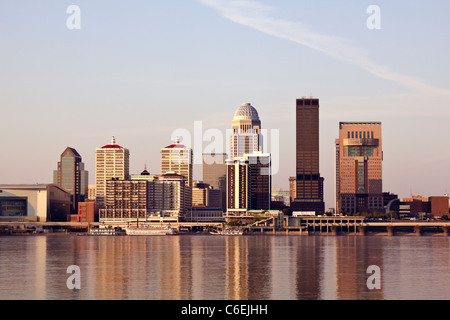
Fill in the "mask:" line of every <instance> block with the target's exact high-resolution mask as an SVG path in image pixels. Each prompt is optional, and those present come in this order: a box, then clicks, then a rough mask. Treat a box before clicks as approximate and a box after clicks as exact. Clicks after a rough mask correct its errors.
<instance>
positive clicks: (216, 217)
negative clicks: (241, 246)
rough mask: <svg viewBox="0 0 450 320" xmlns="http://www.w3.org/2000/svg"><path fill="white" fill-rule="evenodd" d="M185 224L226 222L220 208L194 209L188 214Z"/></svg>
mask: <svg viewBox="0 0 450 320" xmlns="http://www.w3.org/2000/svg"><path fill="white" fill-rule="evenodd" d="M183 221H185V222H225V216H224V214H223V211H222V209H221V208H220V207H216V208H215V207H192V208H191V209H189V210H188V211H187V212H186V215H185V217H184V219H183Z"/></svg>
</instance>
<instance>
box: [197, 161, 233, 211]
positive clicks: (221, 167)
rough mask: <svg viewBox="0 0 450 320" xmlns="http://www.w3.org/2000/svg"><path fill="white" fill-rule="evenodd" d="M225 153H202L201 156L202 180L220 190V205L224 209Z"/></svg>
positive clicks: (225, 206) (225, 184) (225, 193)
mask: <svg viewBox="0 0 450 320" xmlns="http://www.w3.org/2000/svg"><path fill="white" fill-rule="evenodd" d="M225 161H226V153H204V154H203V156H202V180H203V182H204V183H207V184H209V185H210V186H212V187H213V188H214V189H215V190H219V191H220V197H221V202H220V206H219V207H221V208H222V210H223V211H226V208H227V205H226V196H227V165H226V163H225Z"/></svg>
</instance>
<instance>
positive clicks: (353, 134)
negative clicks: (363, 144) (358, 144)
mask: <svg viewBox="0 0 450 320" xmlns="http://www.w3.org/2000/svg"><path fill="white" fill-rule="evenodd" d="M347 138H348V139H350V138H352V139H373V131H347Z"/></svg>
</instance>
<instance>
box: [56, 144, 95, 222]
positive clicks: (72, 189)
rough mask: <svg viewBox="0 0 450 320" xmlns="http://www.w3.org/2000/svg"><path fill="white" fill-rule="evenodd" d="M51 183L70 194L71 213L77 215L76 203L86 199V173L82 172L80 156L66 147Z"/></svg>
mask: <svg viewBox="0 0 450 320" xmlns="http://www.w3.org/2000/svg"><path fill="white" fill-rule="evenodd" d="M53 183H54V184H55V185H57V186H58V187H61V188H63V189H65V190H67V191H68V192H69V193H70V201H71V203H72V204H71V210H70V211H71V213H72V214H76V213H78V203H79V202H84V201H85V200H87V197H88V172H87V171H86V170H84V163H83V162H82V159H81V156H80V154H79V153H78V152H77V150H75V149H74V148H70V147H67V148H66V149H65V150H64V152H63V153H62V154H61V161H59V162H58V167H57V170H54V171H53Z"/></svg>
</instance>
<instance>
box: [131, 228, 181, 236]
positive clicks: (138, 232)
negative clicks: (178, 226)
mask: <svg viewBox="0 0 450 320" xmlns="http://www.w3.org/2000/svg"><path fill="white" fill-rule="evenodd" d="M125 232H126V233H127V235H129V236H166V235H174V234H176V233H177V231H176V230H175V229H174V228H172V227H171V226H140V227H126V228H125Z"/></svg>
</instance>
